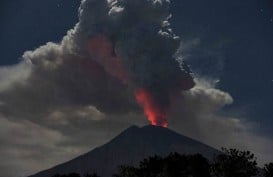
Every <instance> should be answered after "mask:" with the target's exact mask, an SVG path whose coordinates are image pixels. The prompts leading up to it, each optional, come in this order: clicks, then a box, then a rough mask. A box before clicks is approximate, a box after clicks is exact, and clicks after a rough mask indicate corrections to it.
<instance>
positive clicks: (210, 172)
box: [53, 148, 273, 177]
mask: <svg viewBox="0 0 273 177" xmlns="http://www.w3.org/2000/svg"><path fill="white" fill-rule="evenodd" d="M222 151H223V153H222V154H218V155H216V156H215V157H214V159H213V161H212V162H209V161H208V160H207V159H206V158H205V157H203V156H202V155H201V154H195V155H181V154H178V153H171V154H170V155H168V156H167V157H160V156H153V157H149V158H147V159H144V160H142V161H141V162H140V163H139V166H138V167H133V166H127V165H124V166H120V167H119V170H118V173H117V174H114V175H113V177H252V176H253V177H254V176H257V175H262V176H264V177H273V163H269V164H266V165H265V166H264V168H263V170H262V171H261V170H259V169H258V167H257V162H256V158H255V156H254V154H252V153H251V152H249V151H239V150H237V149H225V148H223V149H222ZM53 177H81V176H80V175H79V174H77V173H70V174H65V175H60V174H56V175H54V176H53ZM83 177H99V175H97V174H96V173H94V174H85V175H83Z"/></svg>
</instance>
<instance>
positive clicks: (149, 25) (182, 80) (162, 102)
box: [79, 0, 194, 127]
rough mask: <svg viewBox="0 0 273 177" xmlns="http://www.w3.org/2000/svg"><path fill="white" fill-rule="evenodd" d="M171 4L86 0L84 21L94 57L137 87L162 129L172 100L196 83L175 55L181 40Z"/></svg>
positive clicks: (159, 0)
mask: <svg viewBox="0 0 273 177" xmlns="http://www.w3.org/2000/svg"><path fill="white" fill-rule="evenodd" d="M169 5H170V1H169V0H112V1H111V0H110V1H109V0H108V1H107V0H86V1H83V3H82V5H81V8H80V12H81V13H80V19H82V20H81V21H80V23H79V27H80V29H82V30H86V32H85V33H84V34H86V35H87V39H88V40H87V41H86V46H87V50H88V52H89V54H90V58H91V59H92V60H94V61H96V62H97V63H98V64H100V65H101V66H102V67H103V68H104V70H105V71H106V72H107V73H109V74H110V75H112V76H113V77H115V78H117V79H119V80H120V81H121V82H122V83H124V84H126V85H128V87H129V88H132V90H133V92H134V94H135V98H136V101H137V102H138V103H139V104H140V106H141V107H142V108H143V109H144V113H145V115H146V116H147V117H148V119H149V121H150V122H151V124H153V125H158V126H163V127H166V126H167V116H166V115H167V111H168V109H169V107H170V101H171V99H170V98H171V97H173V96H174V95H176V94H177V93H179V92H181V91H182V90H188V89H190V88H192V87H193V86H194V82H193V78H192V76H191V74H190V70H189V68H188V67H187V66H186V65H185V64H184V63H183V61H182V60H179V61H178V60H177V59H176V58H175V57H174V54H175V52H176V51H177V48H178V46H179V43H180V39H179V37H178V36H176V35H175V34H174V33H173V32H172V29H171V28H170V24H169V22H168V20H169V18H170V17H171V15H170V13H169ZM83 38H86V36H83Z"/></svg>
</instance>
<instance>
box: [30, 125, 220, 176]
mask: <svg viewBox="0 0 273 177" xmlns="http://www.w3.org/2000/svg"><path fill="white" fill-rule="evenodd" d="M171 152H178V153H180V154H196V153H200V154H202V155H203V156H205V157H207V158H208V159H212V158H213V156H214V155H215V154H218V153H220V152H219V151H218V150H216V149H214V148H212V147H210V146H207V145H205V144H203V143H201V142H198V141H196V140H193V139H191V138H188V137H186V136H183V135H180V134H178V133H176V132H174V131H172V130H170V129H168V128H163V127H159V126H152V125H149V126H144V127H137V126H131V127H129V128H128V129H126V130H125V131H123V132H122V133H120V134H119V135H118V136H116V137H115V138H114V139H112V140H111V141H110V142H108V143H106V144H104V145H102V146H101V147H98V148H95V149H94V150H91V151H90V152H88V153H86V154H83V155H81V156H79V157H77V158H75V159H72V160H70V161H68V162H65V163H63V164H60V165H57V166H55V167H53V168H51V169H48V170H45V171H41V172H39V173H37V174H35V175H31V176H29V177H51V176H53V175H55V174H56V173H59V174H67V173H71V172H76V173H79V174H85V173H93V172H96V173H97V174H98V175H100V176H102V177H111V176H112V174H113V173H115V172H116V171H117V167H118V166H119V165H137V164H138V162H139V161H141V160H142V159H144V158H146V157H149V156H153V155H160V156H166V155H168V154H169V153H171Z"/></svg>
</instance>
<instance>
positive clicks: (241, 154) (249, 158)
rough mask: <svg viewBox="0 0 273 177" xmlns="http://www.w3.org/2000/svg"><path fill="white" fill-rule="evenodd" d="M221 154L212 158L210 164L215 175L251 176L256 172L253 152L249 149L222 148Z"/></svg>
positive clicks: (229, 176)
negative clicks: (212, 160)
mask: <svg viewBox="0 0 273 177" xmlns="http://www.w3.org/2000/svg"><path fill="white" fill-rule="evenodd" d="M222 151H223V154H219V155H218V156H216V158H215V159H214V162H213V163H212V166H211V171H212V174H213V175H214V176H216V177H251V176H256V175H257V174H258V170H257V162H256V158H255V157H254V154H252V153H250V152H249V151H239V150H236V149H226V148H222Z"/></svg>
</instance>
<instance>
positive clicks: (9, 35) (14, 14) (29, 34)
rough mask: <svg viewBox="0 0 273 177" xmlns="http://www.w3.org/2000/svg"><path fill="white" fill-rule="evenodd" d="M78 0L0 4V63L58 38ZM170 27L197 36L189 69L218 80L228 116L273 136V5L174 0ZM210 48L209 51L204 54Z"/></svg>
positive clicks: (256, 0)
mask: <svg viewBox="0 0 273 177" xmlns="http://www.w3.org/2000/svg"><path fill="white" fill-rule="evenodd" d="M79 4H80V2H79V0H48V1H37V0H28V1H18V0H17V1H16V0H4V1H1V3H0V7H1V10H0V13H1V16H0V18H1V28H0V50H1V56H2V57H1V59H0V65H11V64H15V63H18V61H19V60H20V56H21V55H22V54H23V52H24V51H26V50H32V49H34V48H36V47H38V46H40V45H42V44H44V43H46V42H48V41H54V42H58V41H60V40H61V38H62V36H64V35H65V33H66V31H67V30H68V29H70V28H72V27H73V26H74V25H75V23H76V22H77V13H78V11H77V9H78V6H79ZM173 4H174V6H173V7H172V9H171V10H172V13H173V14H174V15H173V16H174V18H173V20H174V21H173V22H172V24H173V28H174V29H175V33H177V34H178V35H179V36H182V39H184V40H191V39H194V38H198V39H200V41H201V42H200V45H198V47H196V48H194V49H192V51H191V52H192V57H191V60H189V63H190V64H191V66H192V68H193V70H196V71H198V72H199V73H200V74H202V75H207V76H210V77H217V78H219V79H220V80H221V82H220V83H219V85H218V87H220V88H221V89H223V90H225V91H227V92H229V93H230V94H231V95H232V96H233V97H234V100H235V102H234V104H233V105H232V106H230V107H228V108H226V109H227V110H229V111H230V112H232V113H233V114H237V115H239V116H241V117H245V118H247V119H250V120H253V121H255V122H257V123H258V124H260V127H259V129H258V130H257V131H258V132H260V133H262V134H266V135H267V136H272V134H273V128H272V124H273V118H272V117H273V109H272V105H273V69H272V68H273V20H272V19H273V5H272V1H269V0H249V1H247V3H246V2H241V1H238V0H231V1H219V0H207V1H203V0H191V1H186V0H185V1H183V0H176V2H175V3H173ZM208 51H209V52H208Z"/></svg>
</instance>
